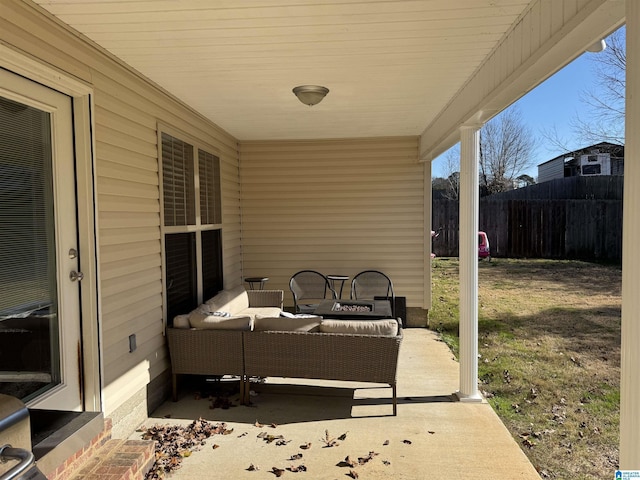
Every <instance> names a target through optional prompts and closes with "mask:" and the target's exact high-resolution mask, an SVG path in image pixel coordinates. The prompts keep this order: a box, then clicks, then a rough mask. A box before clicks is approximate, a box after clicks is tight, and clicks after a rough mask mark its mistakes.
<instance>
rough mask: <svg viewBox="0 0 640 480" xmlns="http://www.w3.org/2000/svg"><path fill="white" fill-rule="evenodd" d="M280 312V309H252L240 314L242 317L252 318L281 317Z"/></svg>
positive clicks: (246, 309)
mask: <svg viewBox="0 0 640 480" xmlns="http://www.w3.org/2000/svg"><path fill="white" fill-rule="evenodd" d="M281 311H282V310H280V309H279V308H278V307H250V308H245V309H244V310H242V312H240V314H241V315H249V316H250V317H251V318H258V317H259V316H260V317H279V316H280V312H281Z"/></svg>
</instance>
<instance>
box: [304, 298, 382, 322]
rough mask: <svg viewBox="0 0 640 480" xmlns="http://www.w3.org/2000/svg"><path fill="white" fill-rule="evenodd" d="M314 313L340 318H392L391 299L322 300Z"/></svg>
mask: <svg viewBox="0 0 640 480" xmlns="http://www.w3.org/2000/svg"><path fill="white" fill-rule="evenodd" d="M313 314H314V315H319V316H321V317H325V318H337V319H340V320H357V319H359V318H392V316H391V303H390V302H389V300H322V301H321V302H320V304H319V305H318V307H317V308H316V309H315V310H314V311H313Z"/></svg>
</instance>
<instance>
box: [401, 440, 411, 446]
mask: <svg viewBox="0 0 640 480" xmlns="http://www.w3.org/2000/svg"><path fill="white" fill-rule="evenodd" d="M402 443H406V444H407V445H411V440H402Z"/></svg>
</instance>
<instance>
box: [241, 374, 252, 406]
mask: <svg viewBox="0 0 640 480" xmlns="http://www.w3.org/2000/svg"><path fill="white" fill-rule="evenodd" d="M242 378H243V380H242V381H243V382H244V399H243V403H244V405H250V404H251V382H250V381H249V375H243V377H242Z"/></svg>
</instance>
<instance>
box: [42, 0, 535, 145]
mask: <svg viewBox="0 0 640 480" xmlns="http://www.w3.org/2000/svg"><path fill="white" fill-rule="evenodd" d="M35 2H36V3H38V4H40V5H41V6H42V7H43V8H45V9H46V10H48V11H49V12H51V13H52V14H53V15H55V16H56V17H58V18H59V19H60V20H61V21H63V22H64V23H66V24H68V25H70V26H71V27H73V28H74V29H76V30H78V31H79V32H81V33H83V34H85V35H86V36H87V37H89V38H90V39H91V40H93V41H94V42H96V43H97V44H98V45H100V46H101V47H103V48H104V49H106V50H108V51H109V52H111V53H112V54H113V55H115V56H116V57H118V58H120V59H121V60H122V61H124V62H125V63H127V64H128V65H130V66H131V67H133V68H134V69H136V70H138V71H139V72H141V73H142V74H143V75H145V76H147V77H148V78H149V79H151V80H152V81H154V82H155V83H157V84H158V85H160V86H162V87H163V88H164V89H166V90H167V91H169V92H170V93H172V94H173V95H174V96H176V97H178V98H179V99H181V100H182V101H183V102H184V103H186V104H188V105H190V106H191V107H192V108H194V109H195V110H197V111H198V112H200V113H201V114H203V115H204V116H206V117H208V118H209V119H211V120H212V121H213V122H214V123H216V124H217V125H219V126H220V127H222V128H223V129H225V130H226V131H228V132H229V133H231V134H232V135H234V136H235V137H236V138H238V139H239V140H262V139H312V138H344V137H371V136H395V135H420V134H421V133H422V132H423V131H424V130H425V129H426V128H427V127H428V126H429V125H430V124H431V123H432V122H433V121H434V119H436V118H437V116H438V114H439V113H440V112H441V111H442V110H443V109H444V108H445V107H446V106H447V104H448V103H449V102H450V100H451V99H452V98H453V97H454V95H455V94H456V92H458V91H459V90H460V89H461V88H462V87H463V86H464V85H465V84H466V83H467V82H468V81H469V79H470V78H471V76H472V75H473V74H474V73H475V72H476V71H477V70H478V69H479V67H480V66H481V64H482V62H483V61H484V60H485V59H486V58H487V56H488V55H489V54H490V53H491V52H492V51H493V50H494V49H495V48H496V47H497V46H498V45H499V44H500V42H501V40H503V38H505V34H507V33H508V32H509V31H510V30H511V29H512V26H513V25H515V24H516V23H517V22H518V20H519V19H521V18H522V17H523V16H524V14H525V13H526V12H527V11H528V9H529V3H530V2H529V0H360V1H358V0H112V1H105V0H35ZM533 3H535V2H533ZM303 84H314V85H323V86H326V87H328V88H329V90H330V93H329V94H328V96H327V97H326V98H325V99H324V101H322V103H320V104H318V105H316V106H314V107H308V106H305V105H303V104H302V103H300V102H299V101H298V100H297V98H296V97H295V96H294V95H293V93H292V92H291V90H292V88H293V87H295V86H297V85H303Z"/></svg>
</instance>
